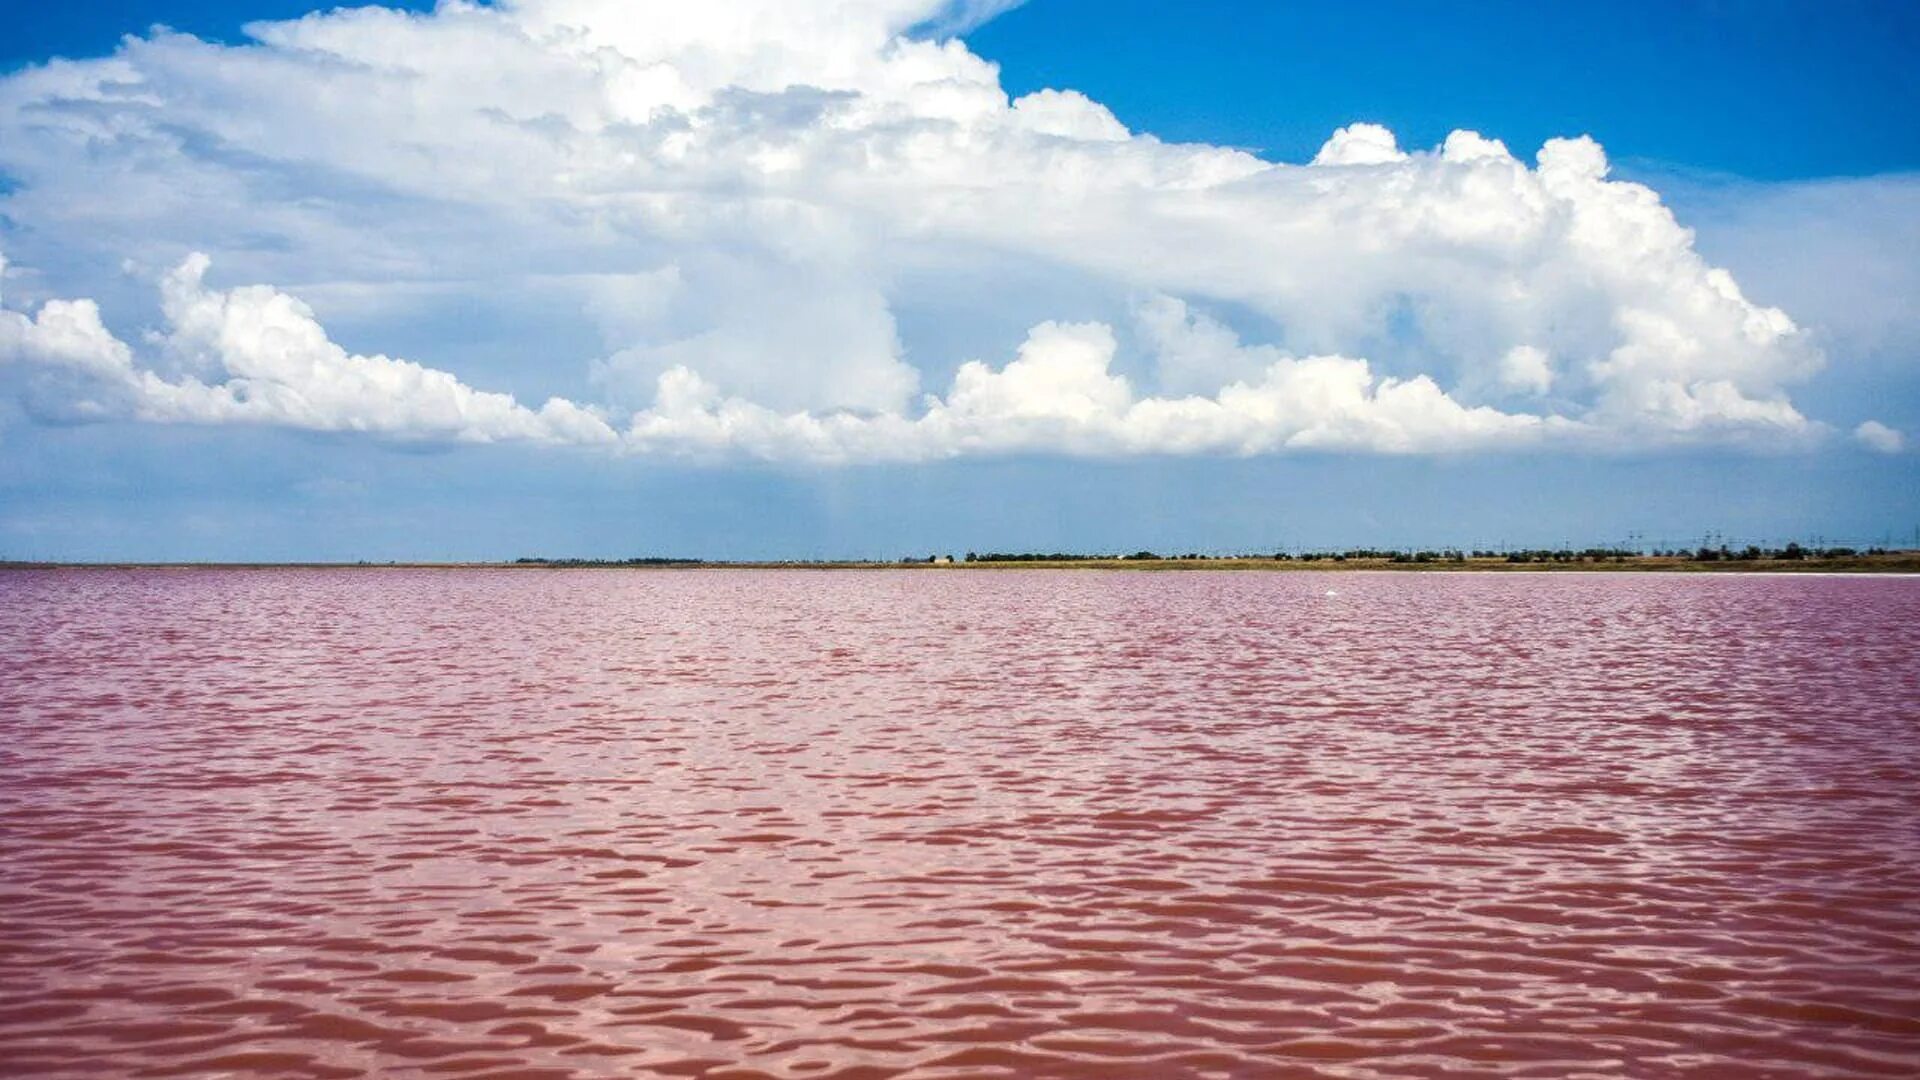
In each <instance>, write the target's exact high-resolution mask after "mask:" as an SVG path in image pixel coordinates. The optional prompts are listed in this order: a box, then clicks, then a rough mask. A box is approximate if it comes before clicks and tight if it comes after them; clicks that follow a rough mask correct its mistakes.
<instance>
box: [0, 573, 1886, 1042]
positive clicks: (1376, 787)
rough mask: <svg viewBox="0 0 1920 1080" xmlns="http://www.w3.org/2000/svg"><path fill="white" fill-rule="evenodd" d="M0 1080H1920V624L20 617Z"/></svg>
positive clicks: (1074, 582) (1421, 593) (765, 611)
mask: <svg viewBox="0 0 1920 1080" xmlns="http://www.w3.org/2000/svg"><path fill="white" fill-rule="evenodd" d="M0 1072H4V1073H6V1074H8V1075H17V1076H86V1077H139V1076H170V1075H192V1076H208V1075H225V1076H264V1075H288V1076H315V1077H343V1078H344V1077H354V1076H369V1077H376V1076H377V1077H400V1078H415V1080H427V1078H436V1077H450V1078H457V1077H480V1076H486V1077H508V1076H513V1077H555V1078H559V1077H592V1076H613V1075H619V1076H670V1077H707V1078H712V1080H719V1078H722V1077H731V1078H745V1077H782V1078H789V1077H792V1078H819V1077H841V1078H847V1077H871V1078H878V1077H888V1076H914V1077H991V1076H1082V1077H1142V1078H1146V1077H1152V1078H1162V1077H1169V1078H1179V1077H1216V1076H1218V1077H1293V1076H1301V1077H1308V1076H1329V1077H1404V1076H1422V1077H1426V1076H1431V1077H1441V1076H1539V1077H1571V1076H1619V1075H1628V1076H1646V1077H1655V1076H1724V1077H1750V1076H1855V1075H1857V1076H1914V1075H1920V579H1891V578H1872V579H1868V578H1835V577H1821V578H1814V577H1748V576H1742V577H1712V578H1706V577H1698V576H1648V575H1599V574H1595V575H1584V574H1583V575H1508V574H1474V575H1440V574H1398V575H1396V574H1322V573H1293V574H1262V573H1210V572H1194V573H1164V574H1153V573H1106V572H1071V571H1069V572H1049V571H1002V572H993V571H955V572H939V571H920V572H910V571H900V572H873V573H865V572H845V573H840V572H795V573H783V572H771V571H767V572H753V571H712V572H708V571H674V572H623V571H619V572H598V571H578V572H548V571H485V570H476V571H378V570H370V571H297V570H287V571H206V572H200V571H192V572H186V571H172V572H169V571H87V572H47V573H40V572H11V573H6V574H0Z"/></svg>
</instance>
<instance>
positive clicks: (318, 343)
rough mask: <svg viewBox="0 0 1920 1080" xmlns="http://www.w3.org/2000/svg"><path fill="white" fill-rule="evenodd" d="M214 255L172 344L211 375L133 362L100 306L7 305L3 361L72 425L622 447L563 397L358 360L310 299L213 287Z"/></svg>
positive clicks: (1, 323)
mask: <svg viewBox="0 0 1920 1080" xmlns="http://www.w3.org/2000/svg"><path fill="white" fill-rule="evenodd" d="M207 267H208V260H207V258H206V256H204V255H198V254H196V255H194V256H192V257H190V258H189V259H188V260H187V261H186V262H184V263H182V264H181V265H180V266H179V267H178V268H177V269H175V270H174V271H173V272H172V273H170V274H168V275H167V277H166V279H165V281H164V283H163V286H162V294H163V303H162V306H163V308H164V310H165V313H166V317H167V322H168V327H169V328H168V331H167V332H166V333H165V334H164V335H161V336H160V337H159V342H160V344H161V346H162V347H163V349H165V350H166V351H168V352H170V353H173V354H175V355H177V356H180V357H184V358H186V359H187V362H188V363H189V364H190V365H191V366H193V367H196V368H199V369H200V370H201V371H202V373H205V372H207V371H211V372H213V373H215V377H214V380H213V381H211V382H207V381H202V379H201V378H199V377H197V376H195V375H186V376H182V377H180V378H178V379H171V380H170V379H167V378H164V377H162V376H161V375H159V374H157V373H156V372H154V371H152V370H149V369H141V368H138V367H136V366H135V364H134V362H133V350H132V349H131V348H129V347H128V346H127V345H126V344H125V343H124V342H122V341H120V340H119V339H118V338H116V337H114V336H113V334H111V333H110V332H108V330H107V329H106V328H105V327H104V326H103V325H102V324H101V321H100V312H99V308H98V307H97V306H96V305H95V304H94V303H93V302H92V301H91V300H76V301H67V300H52V301H49V302H47V303H46V304H45V305H43V306H42V307H41V309H40V311H39V313H38V314H36V315H35V316H33V317H32V318H28V317H27V316H25V315H23V314H20V313H17V312H12V311H3V310H0V364H3V363H6V362H8V361H16V362H21V363H24V364H27V365H31V366H33V367H34V368H35V369H36V373H37V374H44V375H52V376H56V377H59V378H61V379H63V380H64V382H65V389H66V390H67V393H66V395H65V400H64V402H62V403H61V405H60V407H58V408H57V411H59V412H60V413H62V414H63V415H65V416H66V417H68V418H73V419H108V418H126V419H135V420H146V421H153V422H172V423H202V424H218V423H254V424H274V425H279V426H284V427H294V428H304V429H307V430H312V431H358V432H368V433H374V434H380V435H388V436H396V437H402V438H423V439H441V440H451V441H460V442H495V441H503V440H526V441H533V442H547V443H611V442H613V441H615V436H614V434H613V431H612V429H611V428H609V427H608V426H607V424H606V423H605V422H604V421H603V420H601V419H600V418H599V417H598V416H596V415H594V414H593V413H592V412H591V411H589V410H586V409H583V408H581V407H580V406H578V405H575V404H573V403H572V402H570V401H565V400H563V399H559V398H555V399H552V400H549V401H548V402H547V403H546V404H545V405H544V406H542V407H541V408H540V409H539V410H537V411H535V410H530V409H527V408H526V407H524V406H522V405H520V404H518V403H517V402H515V401H514V400H513V398H512V397H510V396H508V395H506V394H496V393H487V392H484V391H479V390H475V389H473V388H472V387H469V386H467V385H465V384H464V383H462V382H461V381H460V380H459V379H457V378H455V377H454V376H453V375H451V374H449V373H447V372H445V371H437V370H435V369H433V368H427V367H422V366H420V365H419V364H415V363H410V362H408V361H405V360H395V359H392V358H390V357H386V356H358V355H354V354H351V353H348V352H347V351H346V350H345V349H342V348H341V347H340V346H338V345H336V344H334V343H333V342H332V341H331V340H329V339H328V337H327V334H326V331H325V330H324V329H322V328H321V326H320V324H319V323H318V322H316V321H315V320H314V318H313V312H312V310H311V309H309V308H308V307H307V306H306V305H305V304H303V303H301V302H300V301H299V300H297V299H295V298H293V297H291V296H288V295H287V294H285V293H282V292H279V291H277V290H274V289H271V288H268V287H266V286H260V285H255V286H246V287H242V288H237V289H231V290H225V291H221V290H213V289H208V288H207V287H206V286H205V283H204V280H203V279H204V276H205V274H206V271H207Z"/></svg>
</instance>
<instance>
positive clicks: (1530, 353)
mask: <svg viewBox="0 0 1920 1080" xmlns="http://www.w3.org/2000/svg"><path fill="white" fill-rule="evenodd" d="M1500 381H1501V382H1502V383H1503V384H1505V385H1506V386H1508V387H1510V388H1512V389H1514V390H1519V391H1522V392H1525V393H1529V394H1544V393H1546V392H1547V391H1548V390H1551V389H1552V388H1553V361H1552V359H1551V358H1550V357H1548V356H1547V354H1546V352H1545V351H1543V350H1541V349H1536V348H1534V347H1533V346H1531V345H1515V346H1514V347H1513V348H1511V349H1508V350H1507V352H1506V355H1504V356H1502V357H1501V358H1500Z"/></svg>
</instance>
